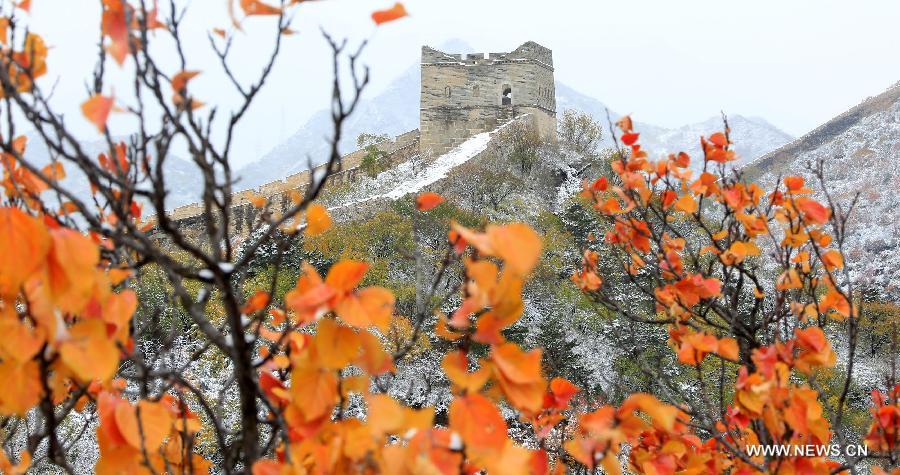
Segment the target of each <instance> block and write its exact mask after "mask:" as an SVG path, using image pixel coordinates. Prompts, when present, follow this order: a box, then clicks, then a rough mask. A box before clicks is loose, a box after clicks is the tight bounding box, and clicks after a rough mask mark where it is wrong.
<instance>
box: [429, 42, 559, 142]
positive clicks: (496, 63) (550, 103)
mask: <svg viewBox="0 0 900 475" xmlns="http://www.w3.org/2000/svg"><path fill="white" fill-rule="evenodd" d="M555 91H556V86H555V83H554V81H553V52H552V51H550V50H549V49H547V48H545V47H543V46H541V45H539V44H537V43H535V42H533V41H529V42H527V43H525V44H523V45H522V46H519V47H518V48H516V49H515V50H514V51H512V52H509V53H484V54H469V55H467V54H465V53H462V54H450V53H444V52H442V51H438V50H436V49H433V48H429V47H428V46H423V47H422V92H421V104H420V116H419V121H420V126H419V129H420V131H421V139H420V144H419V148H420V150H422V151H423V152H428V151H430V152H432V153H434V154H435V155H438V154H441V153H444V152H446V151H448V150H450V149H451V148H453V147H455V146H456V145H459V144H460V143H462V142H463V141H465V140H466V139H467V138H469V137H471V136H473V135H475V134H478V133H481V132H487V131H491V130H494V129H495V128H497V127H498V126H499V125H502V124H503V123H505V122H507V121H508V120H510V119H512V118H513V117H517V116H520V115H523V114H527V115H528V120H529V121H530V122H531V123H532V124H533V125H534V126H535V127H536V128H537V130H538V132H539V134H540V135H541V137H542V138H543V139H544V140H549V141H556V92H555Z"/></svg>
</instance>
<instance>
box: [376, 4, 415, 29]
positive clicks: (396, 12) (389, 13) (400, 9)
mask: <svg viewBox="0 0 900 475" xmlns="http://www.w3.org/2000/svg"><path fill="white" fill-rule="evenodd" d="M407 15H409V13H407V12H406V8H405V7H404V6H403V4H402V3H400V2H397V3H395V4H394V6H393V7H391V8H389V9H387V10H378V11H375V12H372V21H374V22H375V24H376V25H381V24H382V23H387V22H389V21H394V20H399V19H400V18H403V17H405V16H407Z"/></svg>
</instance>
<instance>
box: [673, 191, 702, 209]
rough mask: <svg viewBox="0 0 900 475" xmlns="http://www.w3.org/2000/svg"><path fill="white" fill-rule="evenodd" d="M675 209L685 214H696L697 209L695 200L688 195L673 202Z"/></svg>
mask: <svg viewBox="0 0 900 475" xmlns="http://www.w3.org/2000/svg"><path fill="white" fill-rule="evenodd" d="M675 209H677V210H678V211H681V212H682V213H687V214H693V213H696V212H697V209H698V205H697V200H695V199H694V197H693V196H691V195H690V194H687V193H685V194H683V195H681V198H678V201H676V202H675Z"/></svg>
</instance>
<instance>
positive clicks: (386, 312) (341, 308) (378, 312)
mask: <svg viewBox="0 0 900 475" xmlns="http://www.w3.org/2000/svg"><path fill="white" fill-rule="evenodd" d="M394 301H395V299H394V294H393V293H392V292H391V291H390V290H388V289H385V288H383V287H368V288H365V289H362V290H360V291H358V292H355V293H353V294H351V295H348V296H347V297H346V298H344V299H342V300H341V301H340V302H338V304H337V305H336V306H335V308H334V311H335V313H337V315H338V316H339V317H341V320H343V321H345V322H347V323H348V324H350V325H352V326H354V327H356V328H361V329H364V328H368V327H369V326H373V325H374V326H375V327H377V328H378V329H379V330H382V331H384V330H387V328H388V325H389V324H390V321H391V315H392V314H393V313H394Z"/></svg>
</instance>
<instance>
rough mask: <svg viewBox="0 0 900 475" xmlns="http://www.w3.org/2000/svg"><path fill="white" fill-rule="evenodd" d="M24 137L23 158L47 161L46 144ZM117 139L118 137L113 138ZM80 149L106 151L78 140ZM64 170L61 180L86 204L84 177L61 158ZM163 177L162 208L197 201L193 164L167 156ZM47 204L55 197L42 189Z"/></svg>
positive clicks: (199, 187) (88, 198)
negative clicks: (165, 192)
mask: <svg viewBox="0 0 900 475" xmlns="http://www.w3.org/2000/svg"><path fill="white" fill-rule="evenodd" d="M25 135H26V136H27V137H28V146H27V147H26V148H25V158H26V159H27V160H28V161H29V163H32V164H34V165H36V166H37V167H38V168H40V167H43V166H45V165H47V164H49V163H50V161H51V156H52V155H51V153H50V150H49V148H48V147H47V144H46V143H45V142H44V140H43V139H42V138H41V136H40V135H38V134H37V133H36V132H31V133H27V134H25ZM114 140H118V139H114ZM81 149H82V150H83V151H84V152H85V153H86V154H87V155H88V156H90V157H96V156H98V155H100V154H101V153H107V154H108V153H109V149H108V147H107V144H106V142H105V141H102V140H98V141H92V142H82V143H81ZM62 162H63V166H64V167H65V169H66V177H65V178H64V179H63V181H62V183H63V185H65V186H66V188H68V189H69V190H72V191H73V192H74V194H75V196H76V197H78V198H80V199H81V200H82V201H85V202H87V203H90V202H91V187H90V184H89V182H88V179H87V177H86V176H85V175H84V173H82V172H81V170H79V169H78V168H77V167H76V166H75V165H73V164H71V163H68V162H66V161H65V160H62ZM163 171H164V174H165V178H166V189H167V190H168V192H169V194H168V195H167V196H166V209H169V210H171V209H173V208H176V207H178V206H182V205H186V204H189V203H194V202H196V201H199V199H200V192H201V190H202V186H203V182H202V178H201V177H200V175H199V174H198V173H197V169H196V167H195V165H194V164H193V163H191V162H189V161H187V160H185V159H183V158H181V157H178V156H175V155H169V157H168V158H167V160H166V163H165V164H164V165H163ZM46 193H47V194H48V196H50V198H49V199H51V200H52V201H51V203H53V204H55V200H56V197H55V196H52V193H51V192H49V191H48V192H46Z"/></svg>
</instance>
